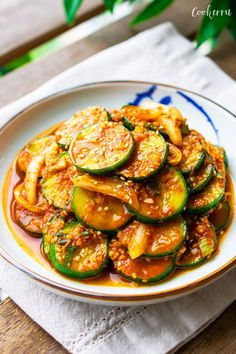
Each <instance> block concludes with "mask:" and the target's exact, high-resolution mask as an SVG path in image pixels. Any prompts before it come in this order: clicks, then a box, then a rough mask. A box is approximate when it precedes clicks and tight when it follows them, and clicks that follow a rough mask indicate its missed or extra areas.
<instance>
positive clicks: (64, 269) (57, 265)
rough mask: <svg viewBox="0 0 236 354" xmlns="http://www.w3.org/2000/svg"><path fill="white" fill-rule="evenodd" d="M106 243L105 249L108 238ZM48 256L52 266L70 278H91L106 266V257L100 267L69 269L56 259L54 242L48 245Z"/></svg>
mask: <svg viewBox="0 0 236 354" xmlns="http://www.w3.org/2000/svg"><path fill="white" fill-rule="evenodd" d="M106 243H107V246H106V247H107V249H108V240H107V241H106ZM49 252H50V253H49V258H50V260H51V262H52V264H53V266H54V267H55V269H56V270H58V271H59V272H60V273H62V274H65V275H67V276H69V277H72V278H78V279H87V278H91V277H95V276H97V275H99V274H101V273H102V271H103V269H104V268H105V267H106V266H107V264H108V257H107V258H106V260H105V261H104V262H103V263H102V264H101V265H100V267H98V268H97V269H93V270H87V271H84V272H79V271H75V270H73V269H70V267H68V266H66V265H64V264H62V263H60V262H59V261H58V260H57V256H56V255H57V252H56V245H55V244H51V245H50V251H49Z"/></svg>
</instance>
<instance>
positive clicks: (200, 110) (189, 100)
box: [176, 91, 220, 144]
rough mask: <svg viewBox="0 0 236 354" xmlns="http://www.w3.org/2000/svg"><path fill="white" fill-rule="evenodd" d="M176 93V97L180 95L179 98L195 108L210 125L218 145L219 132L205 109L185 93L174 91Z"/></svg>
mask: <svg viewBox="0 0 236 354" xmlns="http://www.w3.org/2000/svg"><path fill="white" fill-rule="evenodd" d="M176 92H177V93H178V95H180V96H181V97H183V98H185V99H186V101H187V102H189V103H191V104H192V105H193V106H194V107H195V108H197V109H198V110H199V112H201V113H202V114H203V115H204V116H205V117H206V119H207V122H208V123H210V125H211V126H212V129H213V130H214V132H215V135H216V139H217V142H218V144H219V143H220V138H219V134H218V132H219V130H218V129H217V128H216V126H215V124H214V122H213V120H212V118H211V117H210V116H209V114H208V113H207V112H206V111H205V109H204V108H203V107H202V106H200V105H199V104H198V103H197V102H196V101H195V100H194V99H193V98H192V97H190V96H188V95H186V93H183V92H181V91H176Z"/></svg>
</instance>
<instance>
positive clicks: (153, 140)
mask: <svg viewBox="0 0 236 354" xmlns="http://www.w3.org/2000/svg"><path fill="white" fill-rule="evenodd" d="M17 166H18V167H19V168H20V175H19V178H20V180H19V178H18V179H17V181H18V182H17V184H16V185H15V186H14V197H13V203H12V204H11V207H12V215H13V220H14V222H16V223H18V225H19V226H20V227H22V228H23V229H24V230H25V231H26V232H28V233H30V234H31V235H32V236H37V237H40V235H41V234H42V250H43V253H44V255H45V257H46V258H47V260H48V261H49V262H50V263H51V265H52V267H53V268H54V269H56V270H57V271H58V272H60V273H62V274H65V275H66V276H69V277H73V278H78V279H85V278H90V277H94V276H97V275H100V274H101V273H102V272H103V271H104V269H105V268H106V266H107V265H108V263H109V259H110V260H111V261H112V262H111V266H112V268H111V269H112V272H115V273H116V274H119V275H120V276H121V277H124V278H126V279H128V280H130V281H133V282H137V283H142V284H146V283H152V282H157V281H160V280H162V279H164V278H166V277H168V276H169V275H171V274H172V273H173V272H174V271H175V268H176V267H180V268H191V267H193V266H195V265H198V264H200V263H201V262H203V261H205V260H206V259H209V258H211V257H212V255H213V253H214V252H215V250H216V247H217V240H216V232H217V233H218V235H221V234H222V232H223V230H224V229H225V228H226V227H227V225H228V224H229V222H230V219H231V210H232V208H231V205H230V201H231V199H232V195H230V191H229V188H228V184H229V183H228V173H229V166H228V160H227V156H226V152H225V150H224V149H223V148H222V147H220V146H215V145H212V144H211V143H210V142H207V141H206V140H205V138H204V136H203V135H202V134H201V133H199V132H198V131H196V130H191V128H189V127H188V124H187V121H186V119H185V118H184V117H183V116H182V114H181V112H180V111H179V110H178V109H177V108H175V107H171V106H166V105H163V104H159V103H156V102H153V101H145V102H143V103H142V104H141V106H134V105H125V106H123V107H122V108H121V109H115V110H109V111H107V110H106V109H105V108H103V107H96V106H95V107H89V108H86V109H84V110H82V111H80V112H78V113H77V114H76V115H74V116H73V117H72V118H71V119H69V120H68V121H66V122H63V123H62V124H61V125H60V126H59V127H58V128H57V129H56V130H55V131H54V132H52V133H51V135H49V136H45V137H42V138H39V139H35V140H34V141H32V142H30V143H29V144H28V145H26V147H25V148H24V149H23V150H22V151H21V152H20V154H19V156H18V158H17ZM18 170H19V169H18ZM22 172H23V173H22ZM225 186H226V187H225ZM213 225H214V226H213ZM116 279H119V278H117V277H116Z"/></svg>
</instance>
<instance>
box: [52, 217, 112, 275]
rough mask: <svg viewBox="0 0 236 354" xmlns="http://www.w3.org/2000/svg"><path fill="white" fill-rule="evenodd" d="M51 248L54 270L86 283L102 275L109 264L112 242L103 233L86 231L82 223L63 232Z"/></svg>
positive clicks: (65, 228) (61, 231)
mask: <svg viewBox="0 0 236 354" xmlns="http://www.w3.org/2000/svg"><path fill="white" fill-rule="evenodd" d="M55 238H56V239H57V240H56V242H51V243H50V245H49V258H50V260H51V262H52V264H53V265H54V267H55V268H56V269H57V270H58V271H59V272H60V273H63V274H65V275H68V276H70V277H74V278H79V279H85V278H90V277H94V276H96V275H98V274H100V273H101V272H102V271H103V269H104V267H105V266H106V265H107V263H108V240H107V237H106V236H105V235H104V234H102V233H101V232H98V231H94V230H91V229H86V228H85V227H84V226H83V225H81V224H80V223H79V222H73V223H71V224H67V225H65V226H64V228H62V229H61V230H60V232H59V233H57V235H55Z"/></svg>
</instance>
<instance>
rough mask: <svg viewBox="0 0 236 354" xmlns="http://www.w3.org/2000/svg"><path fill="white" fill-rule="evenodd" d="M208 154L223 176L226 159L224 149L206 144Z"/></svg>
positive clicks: (224, 174)
mask: <svg viewBox="0 0 236 354" xmlns="http://www.w3.org/2000/svg"><path fill="white" fill-rule="evenodd" d="M208 150H209V154H210V156H211V157H212V159H213V162H214V165H215V168H216V170H217V171H218V172H219V173H220V174H221V175H222V176H223V177H224V178H225V176H226V169H227V166H228V159H227V156H226V152H225V150H224V149H223V148H222V147H221V146H217V145H212V144H208Z"/></svg>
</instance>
